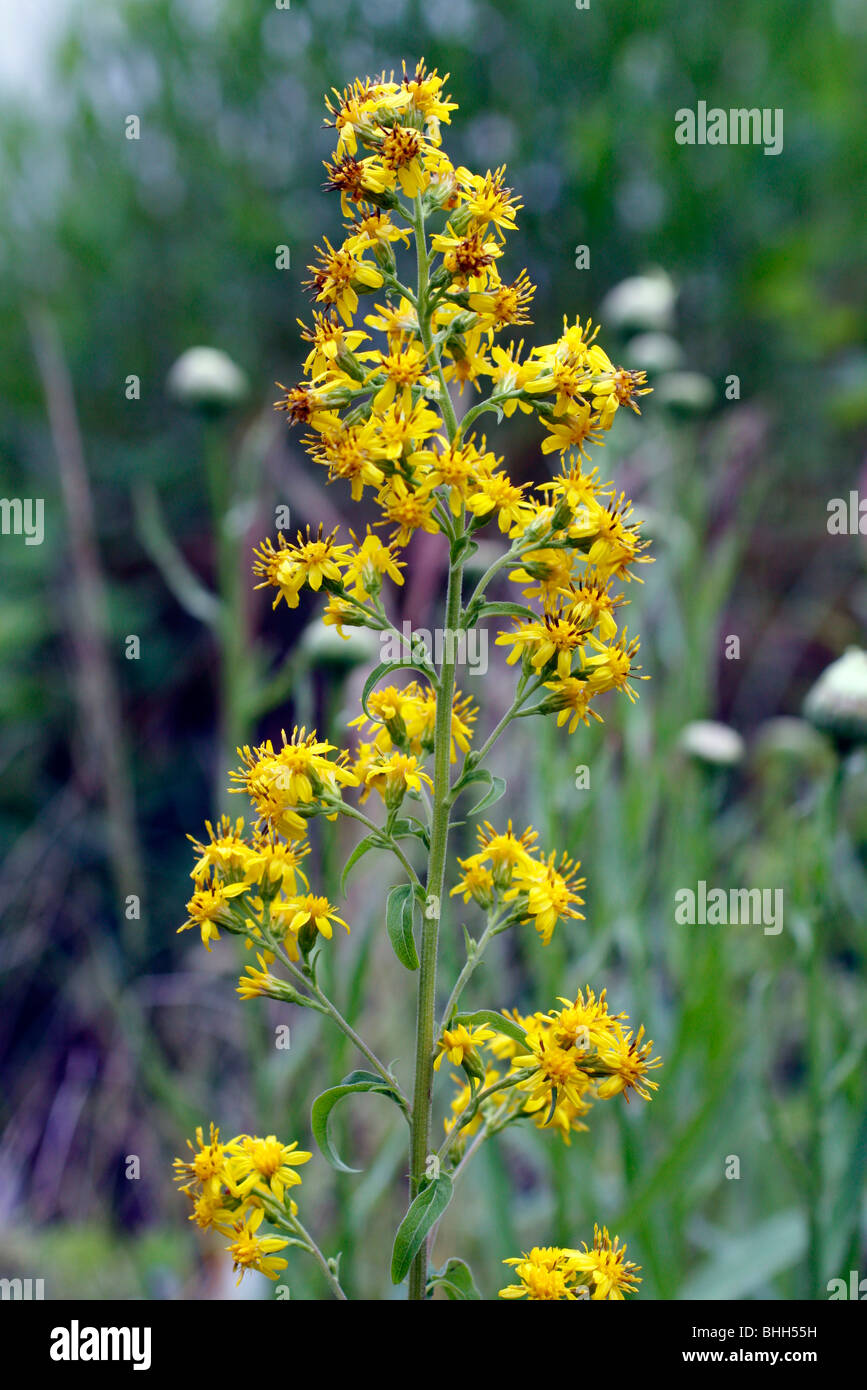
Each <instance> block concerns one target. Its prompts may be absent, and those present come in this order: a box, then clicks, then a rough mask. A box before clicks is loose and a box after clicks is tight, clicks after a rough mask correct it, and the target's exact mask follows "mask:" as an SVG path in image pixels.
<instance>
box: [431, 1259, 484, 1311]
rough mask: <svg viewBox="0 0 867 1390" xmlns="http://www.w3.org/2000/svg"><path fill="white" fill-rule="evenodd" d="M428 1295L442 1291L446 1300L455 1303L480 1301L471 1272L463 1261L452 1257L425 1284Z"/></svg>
mask: <svg viewBox="0 0 867 1390" xmlns="http://www.w3.org/2000/svg"><path fill="white" fill-rule="evenodd" d="M427 1286H428V1293H429V1294H431V1293H433V1290H434V1289H442V1291H443V1293H444V1294H445V1296H446V1298H449V1299H451V1300H452V1302H453V1303H455V1302H459V1301H461V1302H463V1301H465V1300H470V1299H472V1300H476V1299H481V1296H482V1295H481V1294H480V1293H479V1291H478V1289H477V1288H476V1281H475V1279H474V1278H473V1271H472V1270H471V1269H470V1267H469V1265H468V1264H467V1263H466V1261H465V1260H459V1259H457V1257H454V1256H453V1257H452V1259H450V1260H448V1261H447V1262H446V1263H445V1264H444V1265H443V1267H442V1269H435V1270H434V1271H433V1273H432V1274H431V1276H430V1278H429V1279H428V1282H427Z"/></svg>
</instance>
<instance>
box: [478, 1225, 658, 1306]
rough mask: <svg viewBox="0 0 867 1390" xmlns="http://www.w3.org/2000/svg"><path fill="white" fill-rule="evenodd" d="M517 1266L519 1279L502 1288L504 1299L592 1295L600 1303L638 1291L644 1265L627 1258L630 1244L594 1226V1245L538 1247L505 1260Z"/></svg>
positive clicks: (573, 1299) (574, 1298)
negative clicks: (574, 1248) (577, 1247)
mask: <svg viewBox="0 0 867 1390" xmlns="http://www.w3.org/2000/svg"><path fill="white" fill-rule="evenodd" d="M503 1264H506V1265H513V1266H514V1270H515V1275H516V1276H517V1279H518V1282H517V1283H516V1284H509V1285H507V1287H506V1288H505V1289H500V1298H526V1299H528V1300H529V1301H530V1302H542V1301H546V1302H550V1301H568V1302H577V1300H578V1299H582V1298H591V1299H593V1300H594V1301H596V1302H601V1301H605V1300H611V1301H615V1300H617V1301H622V1300H623V1298H624V1297H625V1295H626V1294H631V1293H635V1291H636V1290H637V1288H638V1285H639V1284H640V1283H641V1280H640V1279H639V1277H638V1271H639V1270H640V1269H641V1265H636V1264H633V1263H632V1261H631V1260H627V1259H626V1246H625V1245H621V1244H620V1241H619V1238H618V1237H617V1236H615V1237H614V1239H613V1240H612V1239H611V1237H610V1236H609V1234H608V1231H607V1230H606V1229H605V1228H604V1227H603V1229H602V1230H600V1229H599V1227H598V1226H594V1228H593V1246H592V1248H590V1249H588V1247H587V1244H586V1242H585V1243H584V1245H583V1248H582V1249H581V1250H563V1249H560V1247H559V1246H556V1245H549V1246H542V1247H539V1246H534V1247H533V1249H532V1250H531V1251H530V1252H529V1254H527V1253H526V1252H525V1253H524V1254H523V1255H521V1256H520V1257H514V1258H512V1259H509V1260H504V1261H503Z"/></svg>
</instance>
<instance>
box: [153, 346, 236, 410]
mask: <svg viewBox="0 0 867 1390" xmlns="http://www.w3.org/2000/svg"><path fill="white" fill-rule="evenodd" d="M166 386H167V389H168V392H169V395H170V396H173V397H174V399H175V400H176V401H179V402H180V403H181V405H185V406H188V407H190V408H191V409H211V410H215V409H216V410H230V409H231V408H232V406H235V405H239V404H240V402H241V401H242V400H243V399H244V398H245V396H246V395H247V392H248V390H249V383H248V381H247V377H246V374H245V373H244V372H242V371H241V368H240V367H239V366H237V365H236V364H235V363H234V362H233V361H232V359H231V357H229V356H228V354H227V353H225V352H221V351H220V349H219V348H212V347H192V348H188V349H187V351H186V352H184V353H182V354H181V356H180V357H179V358H178V360H177V362H175V364H174V366H173V367H172V368H171V370H170V372H169V375H168V379H167V382H166Z"/></svg>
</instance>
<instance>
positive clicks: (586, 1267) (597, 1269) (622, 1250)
mask: <svg viewBox="0 0 867 1390" xmlns="http://www.w3.org/2000/svg"><path fill="white" fill-rule="evenodd" d="M564 1254H565V1255H566V1256H567V1258H568V1259H569V1261H570V1263H571V1265H572V1268H573V1270H574V1272H575V1276H576V1280H577V1282H578V1283H580V1284H583V1285H586V1286H587V1287H589V1288H590V1289H592V1290H593V1292H592V1294H591V1298H592V1299H593V1300H594V1301H597V1302H598V1301H603V1300H605V1299H610V1300H612V1301H615V1300H617V1301H621V1302H622V1300H623V1298H624V1295H625V1294H628V1293H635V1291H636V1290H637V1288H638V1285H639V1284H640V1283H641V1280H640V1279H639V1278H638V1271H639V1270H640V1269H641V1265H636V1264H633V1263H632V1261H631V1260H627V1259H626V1246H625V1245H621V1244H620V1240H619V1237H618V1236H615V1237H614V1239H613V1240H612V1239H611V1237H610V1236H609V1234H608V1231H607V1229H606V1228H605V1227H603V1228H602V1230H601V1231H600V1229H599V1227H598V1226H594V1227H593V1248H592V1249H588V1248H587V1244H586V1242H585V1244H584V1246H583V1249H582V1250H567V1251H564Z"/></svg>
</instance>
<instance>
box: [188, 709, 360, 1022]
mask: <svg viewBox="0 0 867 1390" xmlns="http://www.w3.org/2000/svg"><path fill="white" fill-rule="evenodd" d="M295 732H296V733H297V730H296V731H295ZM302 732H303V731H302ZM288 746H290V747H291V746H297V745H288ZM318 746H327V745H318ZM268 748H270V744H269V745H268ZM245 751H247V752H249V750H245ZM259 751H261V750H259ZM329 766H330V764H329ZM239 775H240V774H239ZM290 775H291V774H290ZM311 790H312V789H311ZM285 814H287V813H286V812H283V813H282V815H283V816H285ZM280 818H282V817H280ZM205 828H206V830H207V834H208V838H207V840H206V841H204V842H202V841H199V840H196V839H194V838H193V837H192V836H189V837H188V838H189V839H190V840H191V842H192V844H193V848H194V850H195V852H196V862H195V864H194V865H193V869H192V872H191V877H192V879H193V883H194V885H195V889H194V892H193V896H192V897H191V898H190V900H189V902H188V903H187V913H188V916H187V920H186V921H185V922H184V923H183V924H182V926H180V927H179V928H178V931H187V930H189V929H190V928H191V927H197V928H198V929H199V931H200V933H201V937H202V941H203V943H204V945H205V947H206V949H207V950H210V949H211V942H212V941H218V940H219V937H220V928H224V929H225V930H227V931H229V932H231V933H233V934H235V935H243V936H245V937H246V938H247V940H246V944H247V947H248V948H250V947H252V946H253V945H257V944H258V945H261V946H262V948H263V952H262V954H261V955H260V956H259V963H260V966H261V969H260V970H256V968H255V967H254V966H248V967H247V974H246V975H244V976H242V977H241V981H240V984H239V993H240V994H241V996H242V998H245V999H249V998H252V997H253V996H254V995H269V996H270V997H272V998H275V999H284V1000H290V1001H291V1000H294V999H295V991H293V990H292V989H291V987H290V986H288V985H287V984H286V982H285V981H281V980H278V979H276V978H275V977H274V976H273V975H271V974H270V973H269V972H268V970H267V968H266V967H267V965H268V964H270V963H271V962H272V961H273V960H274V954H273V951H272V950H270V949H268V948H267V947H268V946H269V945H270V944H271V943H272V942H279V944H280V945H281V946H282V947H283V948H284V949H285V951H286V952H287V954H288V956H289V958H290V960H293V961H294V960H297V959H298V958H299V955H300V954H301V952H302V951H303V952H304V953H305V954H306V953H308V952H309V950H310V948H311V946H312V945H313V943H314V942H315V940H316V939H318V937H319V936H323V937H325V938H326V939H328V940H330V938H331V935H332V932H333V924H334V923H335V922H337V923H338V924H339V925H340V926H342V927H346V930H347V931H349V927H348V925H347V923H346V922H344V920H343V918H342V917H339V916H338V915H337V911H336V909H335V908H334V907H332V905H331V904H330V903H329V902H328V900H327V899H326V898H323V897H321V896H319V895H317V894H315V893H311V892H310V884H309V882H308V880H307V877H306V875H305V874H304V872H303V870H302V869H301V867H300V866H301V863H302V861H303V859H304V858H305V856H306V855H307V854H309V853H310V846H309V844H308V843H307V841H306V840H291V841H289V842H288V843H287V842H286V841H284V840H281V839H280V838H279V836H278V834H277V833H276V831H275V829H274V828H273V826H268V827H267V828H265V829H258V828H254V829H253V831H252V832H251V833H250V834H248V835H246V834H245V831H244V820H243V817H239V818H238V819H237V820H236V821H234V822H233V821H232V820H231V819H230V818H229V817H228V816H223V817H222V819H221V820H220V821H218V822H217V825H216V827H215V826H213V825H211V823H210V821H207V822H206V825H205ZM299 885H303V887H300V886H299ZM304 890H307V891H304ZM266 934H267V938H268V940H267V942H266Z"/></svg>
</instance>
